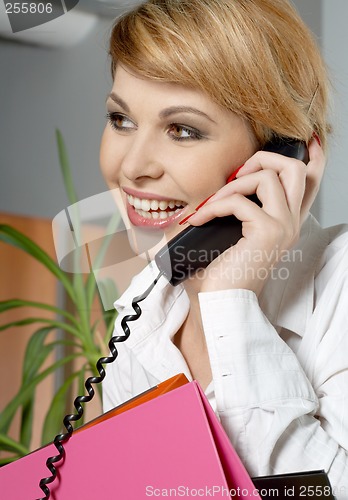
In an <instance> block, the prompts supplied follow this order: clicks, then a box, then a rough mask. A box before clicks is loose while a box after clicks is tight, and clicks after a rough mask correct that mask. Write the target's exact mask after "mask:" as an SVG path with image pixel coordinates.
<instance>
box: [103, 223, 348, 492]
mask: <svg viewBox="0 0 348 500" xmlns="http://www.w3.org/2000/svg"><path fill="white" fill-rule="evenodd" d="M288 255H289V256H290V258H289V257H288V258H287V259H284V260H281V261H280V262H279V264H278V267H277V269H275V270H274V272H273V273H272V276H271V278H270V279H268V281H267V283H266V284H265V287H264V290H263V292H262V294H261V296H260V298H259V299H258V298H257V297H256V295H255V294H254V293H253V292H251V291H249V290H224V291H216V292H206V293H200V294H199V301H200V308H201V315H202V321H203V327H204V333H205V336H206V340H207V347H208V352H209V358H210V363H211V369H212V374H213V380H212V382H211V383H210V385H209V386H208V388H207V389H206V391H205V393H206V395H207V397H208V400H209V402H210V404H211V405H212V407H213V409H214V411H215V412H216V414H217V415H218V417H219V418H220V420H221V423H222V425H223V427H224V429H225V431H226V432H227V434H228V436H229V438H230V440H231V442H232V444H233V446H234V447H235V449H236V451H237V452H238V454H239V456H240V458H241V459H242V461H243V463H244V465H245V466H246V468H247V470H248V472H249V474H250V475H251V476H262V475H267V474H278V473H283V472H295V471H304V470H317V469H325V470H326V471H327V472H328V475H329V478H330V481H331V485H332V487H333V492H334V495H335V496H336V498H337V499H339V500H344V499H348V227H347V226H343V225H342V226H335V227H332V228H327V229H322V228H320V226H319V225H318V223H317V222H316V220H315V219H314V218H313V217H312V216H309V217H308V219H307V220H306V222H305V223H304V225H303V228H302V231H301V237H300V240H299V243H298V245H297V246H296V247H295V248H294V249H293V251H292V252H291V253H289V254H288ZM157 274H158V269H157V267H156V265H155V264H154V263H151V264H150V265H149V266H148V267H147V268H146V269H144V271H142V272H141V273H140V274H139V275H138V276H136V277H135V278H134V279H133V281H132V283H131V285H130V287H129V288H128V290H127V291H126V292H125V293H124V294H123V295H122V297H121V298H120V299H118V300H117V301H116V302H115V307H116V309H117V310H118V312H119V314H118V317H117V319H116V323H115V332H114V334H116V335H122V334H123V331H122V329H121V326H120V324H121V320H122V318H123V317H124V316H125V315H127V314H134V310H133V308H132V306H131V301H132V299H133V298H134V297H136V296H138V295H140V294H141V293H143V292H144V291H145V290H146V289H147V287H148V286H149V285H150V284H151V282H152V281H153V279H154V278H155V277H156V276H157ZM140 307H141V309H142V315H141V316H140V318H139V319H138V320H137V321H134V322H130V323H128V325H129V327H130V330H131V335H130V337H129V339H128V340H127V341H126V342H124V343H119V344H117V349H118V352H119V355H118V358H117V360H116V361H115V362H114V363H113V364H111V365H108V367H107V377H106V379H105V381H104V383H103V404H104V410H105V411H107V410H109V409H111V408H113V407H115V406H117V405H119V404H121V403H123V402H124V401H126V400H128V399H130V398H132V397H134V396H136V395H137V394H139V393H141V392H143V391H145V390H147V389H149V388H150V387H153V386H154V385H156V384H158V383H159V382H162V381H164V380H166V379H168V378H169V377H171V376H173V375H175V374H177V373H184V374H185V375H186V376H187V378H188V379H189V380H192V376H191V373H190V371H189V369H188V366H187V364H186V362H185V360H184V358H183V356H182V354H181V352H180V351H179V349H178V348H177V347H176V346H175V345H174V343H173V342H172V339H173V337H174V335H175V333H176V332H177V331H178V329H179V328H180V326H181V325H182V323H183V322H184V320H185V318H186V316H187V314H188V310H189V300H188V297H187V294H186V292H185V290H184V288H183V286H182V285H178V286H177V287H173V286H171V285H170V284H169V283H168V282H167V280H166V279H165V278H164V277H161V278H160V280H159V282H158V283H157V285H156V286H155V287H154V289H153V290H152V292H151V293H150V295H149V296H148V297H147V298H146V299H145V300H144V301H142V302H141V303H140Z"/></svg>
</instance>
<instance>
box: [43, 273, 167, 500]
mask: <svg viewBox="0 0 348 500" xmlns="http://www.w3.org/2000/svg"><path fill="white" fill-rule="evenodd" d="M162 275H163V272H162V271H161V272H160V273H159V274H158V276H157V278H156V279H155V280H154V281H153V283H151V285H150V286H149V288H148V289H147V290H145V292H144V293H142V294H141V295H139V296H138V297H135V298H134V299H133V300H132V307H133V309H134V311H135V314H129V315H127V316H125V317H124V318H123V319H122V321H121V328H122V330H123V331H124V333H125V335H119V336H114V337H112V338H111V339H110V341H109V344H108V347H109V349H110V353H111V356H108V357H102V358H100V359H98V361H97V363H96V368H97V370H98V373H99V376H93V377H89V378H88V379H87V380H86V381H85V388H86V390H87V392H88V395H85V396H77V397H76V398H75V401H74V406H75V408H76V410H77V413H75V414H68V415H66V416H65V417H64V419H63V424H64V426H65V428H66V430H67V432H66V433H64V434H57V436H56V437H55V438H54V441H53V444H54V445H55V447H56V448H57V450H58V455H54V456H52V457H49V458H48V459H47V460H46V466H47V468H48V469H49V471H50V472H51V476H48V477H45V478H42V479H41V480H40V483H39V486H40V488H41V489H42V491H43V492H44V494H45V496H44V497H42V498H40V499H38V500H48V499H49V498H50V496H51V491H50V489H49V487H48V486H47V485H48V484H51V483H52V482H53V481H54V480H55V479H56V477H57V467H58V466H59V465H61V464H62V463H63V462H64V457H65V449H64V446H63V443H66V442H67V441H68V440H69V439H70V437H71V435H72V433H73V430H74V429H73V426H72V425H71V422H74V421H77V420H79V419H80V418H81V417H82V415H83V407H82V405H81V403H88V402H89V401H91V399H92V398H93V396H94V394H95V391H94V389H93V387H92V384H100V382H102V381H103V380H104V378H105V375H106V372H105V370H104V367H103V365H104V364H109V363H113V362H114V361H115V360H116V358H117V356H118V351H117V348H116V345H115V344H116V343H117V342H125V341H126V340H127V339H128V337H129V336H130V333H131V332H130V328H129V326H128V322H129V321H135V320H137V319H138V318H139V317H140V315H141V313H142V311H141V308H140V306H139V302H141V301H143V300H144V299H146V297H147V296H148V295H149V294H150V292H151V291H152V289H153V288H154V286H155V285H156V284H157V282H158V280H159V279H160V277H161V276H162ZM58 462H60V464H58ZM55 464H58V465H55Z"/></svg>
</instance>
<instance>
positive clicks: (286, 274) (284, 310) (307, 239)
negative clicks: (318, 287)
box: [259, 214, 329, 337]
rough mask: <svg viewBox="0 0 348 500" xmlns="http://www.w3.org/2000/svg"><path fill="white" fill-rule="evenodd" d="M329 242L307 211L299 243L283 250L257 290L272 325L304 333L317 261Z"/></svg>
mask: <svg viewBox="0 0 348 500" xmlns="http://www.w3.org/2000/svg"><path fill="white" fill-rule="evenodd" d="M328 242H329V238H328V234H327V233H326V232H325V231H324V230H323V229H322V228H321V227H320V225H319V224H318V222H317V221H316V219H315V218H314V217H313V216H312V215H311V214H310V215H309V216H308V217H307V219H306V221H305V222H304V224H303V226H302V229H301V233H300V238H299V241H298V243H297V244H296V245H295V246H294V247H293V248H292V249H291V250H289V251H287V252H285V254H284V257H282V258H281V259H280V261H279V262H278V264H277V266H276V267H275V268H274V269H273V271H272V274H271V277H270V279H269V280H268V281H267V283H266V284H265V286H264V288H263V291H262V293H261V294H260V297H259V303H260V307H261V309H262V310H263V312H264V314H265V315H266V317H267V318H268V319H269V321H270V322H271V323H272V324H273V325H275V326H280V327H282V328H286V329H287V330H290V331H292V332H295V333H297V334H298V335H300V336H301V337H302V336H303V335H304V333H305V331H306V326H307V322H308V320H309V318H310V316H311V315H312V312H313V306H314V279H315V275H316V269H317V265H318V263H319V261H320V259H321V256H322V253H323V251H324V250H325V248H326V247H327V245H328Z"/></svg>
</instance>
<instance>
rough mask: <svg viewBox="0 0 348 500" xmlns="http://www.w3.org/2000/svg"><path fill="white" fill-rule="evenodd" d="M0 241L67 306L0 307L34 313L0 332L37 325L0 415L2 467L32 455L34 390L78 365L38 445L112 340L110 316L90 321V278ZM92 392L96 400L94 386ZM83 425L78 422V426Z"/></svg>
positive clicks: (7, 230) (34, 247)
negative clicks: (37, 267)
mask: <svg viewBox="0 0 348 500" xmlns="http://www.w3.org/2000/svg"><path fill="white" fill-rule="evenodd" d="M56 138H57V146H58V153H59V163H60V167H61V171H62V175H63V181H64V185H65V188H66V192H67V195H68V199H69V202H70V203H71V204H74V203H76V202H77V201H78V199H77V195H76V191H75V189H74V185H73V182H72V177H71V169H70V166H69V161H68V155H67V151H66V147H65V144H64V141H63V138H62V135H61V133H60V132H59V131H56ZM113 223H117V222H115V221H114V222H113ZM0 241H2V242H4V243H6V244H8V245H12V246H15V247H17V248H20V249H21V250H23V251H24V252H26V253H27V254H29V255H30V256H31V257H32V258H34V259H36V260H37V261H39V262H40V263H41V264H42V265H44V266H45V267H46V269H47V270H48V271H49V272H50V273H52V274H53V276H54V277H55V278H56V279H58V280H59V283H60V284H61V286H62V287H63V289H64V291H65V294H66V296H67V297H68V300H69V302H70V304H71V305H72V308H69V311H68V310H65V309H63V308H60V307H57V305H55V304H46V303H42V302H35V301H28V300H21V299H17V298H15V299H11V300H5V301H2V302H0V313H1V312H4V311H9V310H13V309H16V308H23V307H27V306H30V307H34V308H35V309H37V311H38V314H37V316H36V317H27V318H25V319H21V320H17V321H13V322H10V323H5V324H0V331H2V330H5V329H7V328H10V327H18V328H20V327H21V326H24V325H28V324H35V325H37V329H36V330H35V331H34V333H33V334H32V335H31V337H30V340H29V342H28V344H27V347H26V351H25V356H24V362H23V366H22V381H21V385H20V388H19V390H18V392H17V394H15V396H14V397H13V398H12V399H11V401H10V402H9V403H8V404H7V406H6V407H5V408H4V409H3V411H2V412H1V413H0V450H6V451H7V452H9V454H10V456H9V457H6V458H3V459H1V460H0V465H4V464H5V463H8V462H10V461H13V460H16V459H18V458H20V457H21V456H23V455H26V454H27V453H29V452H30V451H31V439H32V429H33V411H34V401H35V394H36V390H37V387H38V385H39V384H40V383H41V382H42V381H43V380H44V379H45V378H46V377H48V376H49V375H51V374H54V373H56V372H57V370H60V369H61V368H62V367H64V366H66V365H68V364H71V363H73V362H74V361H75V360H76V359H79V360H80V364H79V366H76V365H74V364H72V369H71V370H70V374H69V375H68V376H67V377H66V379H65V380H64V381H63V383H62V384H61V386H60V387H59V388H58V389H57V390H56V392H55V393H54V394H52V399H51V401H50V407H49V411H48V412H47V414H46V416H45V421H44V425H43V429H42V435H41V442H42V444H46V443H47V442H50V441H52V439H53V437H54V436H55V435H56V434H57V433H58V432H60V431H61V428H62V420H63V417H64V410H65V401H66V398H67V395H68V394H69V391H70V390H71V387H72V385H73V384H74V383H75V381H77V388H78V393H79V394H84V392H85V390H84V381H85V379H86V378H87V377H88V376H90V375H95V374H96V368H95V366H96V361H97V360H98V359H99V358H100V357H101V356H104V355H105V354H106V353H107V352H108V349H107V344H108V341H109V339H110V337H111V332H112V329H113V323H114V320H115V312H114V311H104V309H103V307H102V306H101V307H100V314H99V319H97V320H95V319H94V318H93V317H92V315H91V311H92V309H93V307H92V304H93V302H94V301H95V299H96V296H98V295H99V292H98V288H97V285H96V280H95V276H94V275H93V274H92V273H90V274H89V275H87V276H85V275H83V274H81V273H73V274H70V273H69V274H68V273H66V272H64V271H63V270H61V269H60V267H59V265H58V264H57V263H56V262H55V261H54V260H53V259H52V258H51V257H50V256H49V255H48V254H47V253H46V252H45V251H44V250H43V249H42V248H41V247H40V246H39V245H38V244H36V243H35V242H34V241H33V240H31V239H30V238H28V237H27V236H25V235H24V234H23V233H21V232H20V231H17V230H16V229H15V228H13V227H11V226H9V225H4V224H1V225H0ZM106 246H107V241H105V244H104V248H102V249H101V252H103V251H105V248H106ZM105 286H106V290H104V291H103V293H104V294H105V293H111V294H112V296H113V298H116V296H117V290H116V288H115V286H114V285H113V283H111V282H109V283H107V284H106V285H105ZM70 309H71V310H72V312H70ZM40 311H41V312H42V311H51V312H52V313H54V315H55V317H54V318H53V319H48V318H47V317H44V316H40ZM101 322H103V323H104V326H103V331H104V332H103V334H102V333H101V331H100V330H101V329H100V326H101ZM54 330H59V331H60V332H63V335H62V336H61V337H56V338H55V339H53V340H52V339H51V338H50V333H51V332H52V331H54ZM57 346H63V347H64V348H66V347H68V349H67V350H66V351H65V352H64V353H63V354H62V355H61V356H60V357H59V358H58V359H56V360H55V361H54V362H53V363H52V364H51V365H50V366H48V367H46V368H43V365H44V362H45V361H46V360H47V358H48V356H49V355H50V354H51V353H52V352H53V351H54V350H55V349H56V348H57ZM97 392H98V393H99V395H100V387H99V386H98V390H97ZM17 412H20V436H19V438H18V439H17V440H15V439H13V438H11V437H10V436H9V428H10V425H11V422H12V420H13V418H14V417H15V415H16V414H17ZM82 422H83V419H82V420H81V421H80V422H79V425H81V423H82Z"/></svg>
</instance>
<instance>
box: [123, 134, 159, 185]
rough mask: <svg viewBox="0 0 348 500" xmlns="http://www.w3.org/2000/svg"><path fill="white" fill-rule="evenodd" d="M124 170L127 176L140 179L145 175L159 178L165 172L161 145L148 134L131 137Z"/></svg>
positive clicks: (131, 178) (124, 159) (136, 179)
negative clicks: (160, 149) (161, 156)
mask: <svg viewBox="0 0 348 500" xmlns="http://www.w3.org/2000/svg"><path fill="white" fill-rule="evenodd" d="M122 171H123V174H124V175H125V177H127V178H128V179H129V180H132V181H138V180H140V179H142V178H144V177H150V178H153V179H157V178H158V177H161V175H162V174H163V166H162V162H161V160H160V151H159V145H158V143H157V142H156V140H155V139H152V140H151V139H150V138H149V137H148V136H146V135H142V136H141V135H140V134H139V135H135V136H133V137H132V138H131V141H130V143H129V148H128V150H127V152H126V154H125V156H124V158H123V162H122Z"/></svg>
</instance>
